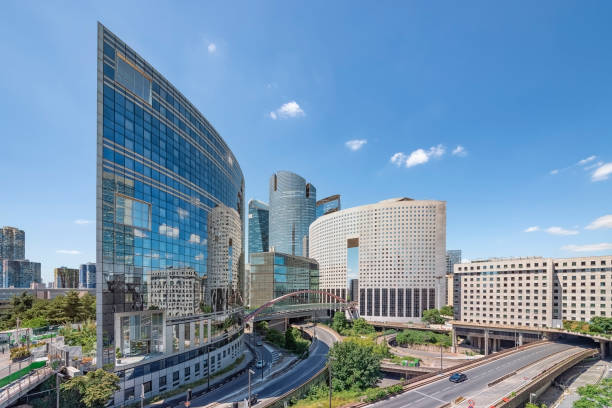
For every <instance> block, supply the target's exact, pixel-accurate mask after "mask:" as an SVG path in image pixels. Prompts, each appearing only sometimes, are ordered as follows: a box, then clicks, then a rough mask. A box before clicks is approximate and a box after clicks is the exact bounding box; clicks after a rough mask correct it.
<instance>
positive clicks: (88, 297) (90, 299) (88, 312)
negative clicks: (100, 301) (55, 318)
mask: <svg viewBox="0 0 612 408" xmlns="http://www.w3.org/2000/svg"><path fill="white" fill-rule="evenodd" d="M81 305H82V306H83V312H84V316H83V320H82V321H85V320H96V297H95V296H94V295H92V294H91V293H86V294H85V295H83V296H82V297H81Z"/></svg>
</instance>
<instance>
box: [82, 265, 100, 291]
mask: <svg viewBox="0 0 612 408" xmlns="http://www.w3.org/2000/svg"><path fill="white" fill-rule="evenodd" d="M79 287H80V288H86V289H94V288H95V287H96V264H95V263H92V262H88V263H86V264H82V265H80V266H79Z"/></svg>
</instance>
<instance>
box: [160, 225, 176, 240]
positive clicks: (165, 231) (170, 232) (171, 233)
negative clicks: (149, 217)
mask: <svg viewBox="0 0 612 408" xmlns="http://www.w3.org/2000/svg"><path fill="white" fill-rule="evenodd" d="M159 233H160V234H162V235H166V236H168V237H170V238H178V236H179V229H178V228H177V227H170V226H169V225H166V224H162V225H160V226H159Z"/></svg>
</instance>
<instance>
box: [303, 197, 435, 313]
mask: <svg viewBox="0 0 612 408" xmlns="http://www.w3.org/2000/svg"><path fill="white" fill-rule="evenodd" d="M310 244H311V247H310V257H311V258H313V259H315V260H316V261H317V262H318V263H319V274H320V278H319V279H320V283H319V286H320V288H321V290H325V291H331V292H332V293H334V294H335V295H337V296H340V297H342V298H345V299H346V298H350V299H351V300H355V301H357V302H358V304H359V314H360V316H363V317H365V318H366V319H368V320H374V321H399V322H403V321H420V319H421V316H422V314H423V311H425V310H427V309H434V308H440V307H442V306H443V305H444V303H445V298H446V293H445V292H446V279H445V274H446V202H444V201H435V200H413V199H410V198H394V199H389V200H384V201H380V202H378V203H376V204H370V205H363V206H359V207H353V208H348V209H344V210H340V211H337V212H333V213H331V214H328V215H326V216H324V217H320V218H318V219H317V220H316V221H315V222H313V223H312V225H311V226H310Z"/></svg>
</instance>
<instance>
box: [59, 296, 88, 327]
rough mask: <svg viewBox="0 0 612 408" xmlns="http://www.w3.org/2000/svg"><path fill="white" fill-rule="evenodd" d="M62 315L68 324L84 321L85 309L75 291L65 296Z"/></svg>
mask: <svg viewBox="0 0 612 408" xmlns="http://www.w3.org/2000/svg"><path fill="white" fill-rule="evenodd" d="M64 315H65V316H66V318H67V319H68V321H69V322H72V323H78V322H81V321H83V320H84V317H85V309H84V307H83V303H81V299H80V298H79V294H78V293H77V292H76V291H75V290H71V291H70V292H68V293H67V294H66V297H65V299H64Z"/></svg>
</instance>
